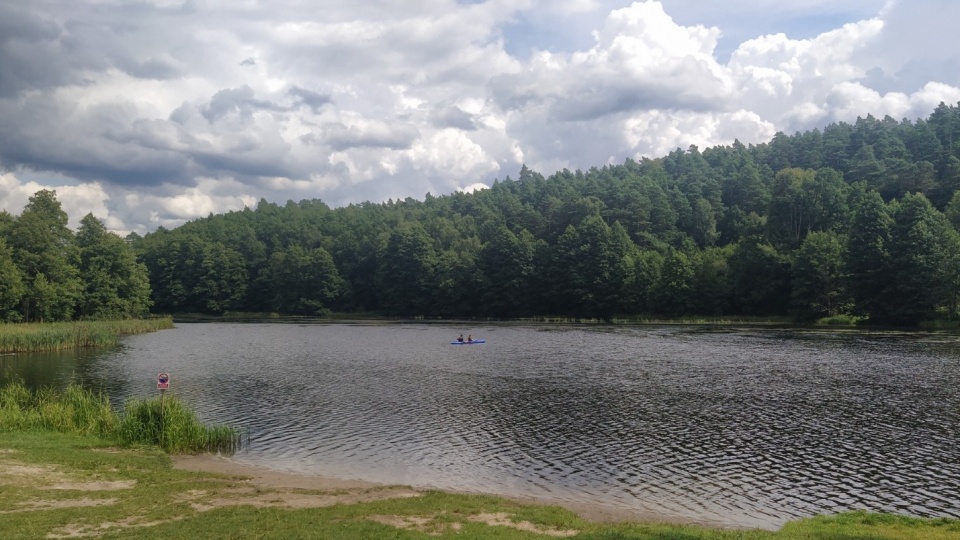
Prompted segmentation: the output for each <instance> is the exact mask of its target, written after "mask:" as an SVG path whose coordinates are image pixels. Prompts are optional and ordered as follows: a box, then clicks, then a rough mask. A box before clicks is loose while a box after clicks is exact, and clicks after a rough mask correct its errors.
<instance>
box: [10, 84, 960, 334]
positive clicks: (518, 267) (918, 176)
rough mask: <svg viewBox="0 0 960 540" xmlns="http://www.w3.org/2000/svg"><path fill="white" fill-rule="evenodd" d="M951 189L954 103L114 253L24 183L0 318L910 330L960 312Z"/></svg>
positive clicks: (286, 209) (235, 222)
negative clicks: (632, 321)
mask: <svg viewBox="0 0 960 540" xmlns="http://www.w3.org/2000/svg"><path fill="white" fill-rule="evenodd" d="M958 187H960V104H958V105H957V106H948V105H946V104H943V103H941V104H940V106H938V107H937V108H936V110H935V111H934V112H933V113H932V114H931V115H930V116H929V117H928V118H927V119H925V120H924V119H917V120H915V121H910V120H907V119H903V120H900V121H898V120H895V119H893V118H890V117H885V118H883V119H877V118H875V117H873V116H869V115H868V116H867V117H866V118H858V119H857V121H856V122H854V123H853V124H848V123H843V122H839V123H833V124H830V125H828V126H826V127H825V128H823V129H822V130H820V129H814V130H812V131H807V132H803V133H796V134H794V135H786V134H784V133H777V134H776V136H775V137H774V138H773V139H772V140H771V141H769V142H767V143H762V144H757V145H743V144H741V143H739V142H734V143H733V144H732V145H729V146H716V147H712V148H706V149H703V150H701V149H699V148H697V147H695V146H691V147H689V148H687V149H679V148H678V149H677V150H675V151H673V152H671V153H669V154H668V155H666V156H663V157H659V158H655V159H649V158H643V159H640V160H639V161H638V160H633V159H626V160H625V161H624V162H623V163H622V164H618V165H606V166H603V167H599V168H597V167H594V168H591V169H589V170H587V171H580V170H577V171H569V170H566V169H564V170H562V171H558V172H555V173H554V174H552V175H550V176H547V177H544V176H543V175H542V174H541V173H539V172H536V171H532V170H530V169H528V168H527V167H526V166H524V167H522V168H521V170H520V171H519V174H518V177H517V178H516V179H513V178H511V177H509V176H508V177H506V178H503V179H502V180H498V181H496V182H494V184H493V185H492V186H491V187H490V188H489V189H486V190H482V191H477V192H474V193H461V192H458V193H454V194H451V195H443V196H433V195H431V194H429V193H428V194H426V196H425V199H424V200H422V201H421V200H416V199H413V198H407V199H404V200H396V201H394V200H390V201H387V202H386V203H372V202H364V203H360V204H351V205H349V206H346V207H341V208H330V207H329V206H328V205H326V204H325V203H324V202H322V201H320V200H316V199H314V200H303V201H300V202H293V201H289V202H287V203H286V204H285V205H282V206H281V205H278V204H275V203H271V202H268V201H266V200H262V199H261V201H260V202H259V203H258V204H257V206H256V208H245V209H243V210H241V211H236V212H229V213H226V214H220V215H210V216H208V217H206V218H202V219H197V220H194V221H191V222H188V223H186V224H184V225H182V226H180V227H177V228H175V229H173V230H166V229H163V228H160V229H158V230H157V231H155V232H152V233H149V234H146V235H145V236H143V237H139V236H137V235H135V234H131V235H130V236H128V237H127V238H126V239H125V241H124V240H122V239H120V238H119V237H117V236H116V235H112V234H111V233H109V232H107V231H105V230H104V229H103V226H102V225H100V224H99V222H97V220H96V219H95V218H94V217H93V216H87V217H86V218H84V220H83V223H82V225H81V227H80V229H79V231H78V232H77V233H76V234H75V235H74V234H72V233H70V231H69V229H66V226H65V223H66V219H65V216H63V218H62V219H61V218H60V217H59V215H56V216H55V214H56V212H55V210H59V206H58V205H57V203H56V200H55V196H54V194H53V193H52V192H40V193H38V195H36V196H35V197H34V198H32V199H31V203H30V204H29V205H28V206H27V208H26V209H25V210H24V212H23V214H21V215H20V216H19V217H13V216H11V215H9V214H4V215H0V275H2V276H3V277H2V278H0V312H2V313H5V314H6V317H7V319H8V320H35V319H43V320H56V319H63V318H70V317H74V318H76V317H80V318H84V317H87V318H97V317H107V316H133V315H135V314H138V313H143V312H144V311H145V310H146V309H148V308H149V307H150V306H151V305H152V309H153V310H154V311H155V312H159V313H203V314H222V313H224V312H227V311H240V312H255V313H277V314H289V315H323V314H327V313H330V312H338V313H350V314H367V315H381V316H388V317H422V318H491V319H514V318H527V317H547V316H557V317H569V318H576V319H602V320H610V319H613V318H617V317H687V316H701V317H724V316H755V317H787V316H788V317H792V318H793V319H795V320H797V321H800V322H812V321H815V320H819V319H823V318H828V317H847V318H848V319H849V320H861V319H862V320H863V321H864V322H869V323H874V324H883V325H896V326H911V325H916V324H919V323H921V322H924V321H932V320H956V319H957V318H958V317H960V233H958V228H960V195H958V193H957V192H958ZM52 206H56V208H48V207H52ZM54 217H56V219H53V218H54ZM134 254H135V256H134ZM58 256H59V257H60V259H57V257H58ZM57 260H60V261H61V262H60V263H57V262H56V261H57ZM11 276H12V277H11ZM147 280H149V284H147ZM145 291H148V292H145Z"/></svg>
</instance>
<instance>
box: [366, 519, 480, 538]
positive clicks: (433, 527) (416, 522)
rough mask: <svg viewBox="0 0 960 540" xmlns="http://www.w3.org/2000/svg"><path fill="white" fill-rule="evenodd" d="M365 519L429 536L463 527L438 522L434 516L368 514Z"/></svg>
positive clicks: (458, 530)
mask: <svg viewBox="0 0 960 540" xmlns="http://www.w3.org/2000/svg"><path fill="white" fill-rule="evenodd" d="M367 519H369V520H370V521H375V522H377V523H380V524H381V525H387V526H389V527H394V528H396V529H404V530H411V531H417V532H419V533H423V534H427V535H429V536H440V535H441V534H444V533H445V532H449V531H453V532H460V530H461V529H463V525H461V524H459V523H444V522H438V521H437V520H436V517H435V516H434V517H430V516H370V517H369V518H367Z"/></svg>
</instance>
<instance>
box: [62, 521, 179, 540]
mask: <svg viewBox="0 0 960 540" xmlns="http://www.w3.org/2000/svg"><path fill="white" fill-rule="evenodd" d="M179 519H180V518H173V519H169V520H165V521H143V516H132V517H128V518H126V519H122V520H120V521H105V522H103V523H99V524H97V525H90V524H88V523H71V524H70V525H65V526H63V527H60V528H59V529H54V531H53V532H51V533H49V534H47V536H46V537H47V538H84V537H90V536H100V535H101V534H103V533H105V532H107V531H109V530H111V529H132V528H134V527H136V528H140V527H155V526H157V525H162V524H164V523H170V522H172V521H178V520H179Z"/></svg>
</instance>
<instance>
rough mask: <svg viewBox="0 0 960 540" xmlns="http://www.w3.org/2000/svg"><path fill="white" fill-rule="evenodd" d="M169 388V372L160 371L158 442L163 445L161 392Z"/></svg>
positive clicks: (158, 377)
mask: <svg viewBox="0 0 960 540" xmlns="http://www.w3.org/2000/svg"><path fill="white" fill-rule="evenodd" d="M169 388H170V374H169V373H160V374H158V375H157V390H160V444H161V446H162V445H163V432H164V430H165V426H164V418H163V417H164V410H163V409H164V407H163V394H164V392H166V391H167V390H168V389H169Z"/></svg>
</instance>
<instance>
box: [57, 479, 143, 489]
mask: <svg viewBox="0 0 960 540" xmlns="http://www.w3.org/2000/svg"><path fill="white" fill-rule="evenodd" d="M136 485H137V481H136V480H113V481H99V482H61V483H58V484H54V485H52V486H47V487H44V488H43V489H60V490H70V491H116V490H120V489H133V488H134V487H136Z"/></svg>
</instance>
